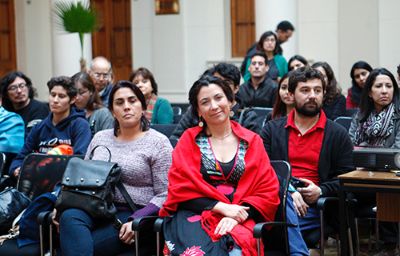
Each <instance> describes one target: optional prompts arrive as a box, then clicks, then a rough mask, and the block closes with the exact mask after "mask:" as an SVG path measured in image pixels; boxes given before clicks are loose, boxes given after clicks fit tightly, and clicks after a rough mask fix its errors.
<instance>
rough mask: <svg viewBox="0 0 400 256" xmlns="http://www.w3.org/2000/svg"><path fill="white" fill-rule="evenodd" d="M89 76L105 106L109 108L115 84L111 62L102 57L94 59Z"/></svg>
mask: <svg viewBox="0 0 400 256" xmlns="http://www.w3.org/2000/svg"><path fill="white" fill-rule="evenodd" d="M89 75H90V77H91V78H92V80H93V83H94V86H95V88H96V90H97V92H98V93H99V96H100V99H101V101H102V102H103V105H104V106H105V107H107V106H108V98H109V96H110V93H111V89H112V82H113V72H112V66H111V62H110V61H108V60H107V59H106V58H105V57H102V56H99V57H96V58H94V59H93V60H92V64H91V65H90V69H89Z"/></svg>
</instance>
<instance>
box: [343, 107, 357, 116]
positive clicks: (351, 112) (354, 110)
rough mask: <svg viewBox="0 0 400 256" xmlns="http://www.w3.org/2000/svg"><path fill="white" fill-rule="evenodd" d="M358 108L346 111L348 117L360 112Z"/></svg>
mask: <svg viewBox="0 0 400 256" xmlns="http://www.w3.org/2000/svg"><path fill="white" fill-rule="evenodd" d="M358 110H359V109H358V108H351V109H346V116H349V117H352V116H353V115H354V114H356V113H357V112H358Z"/></svg>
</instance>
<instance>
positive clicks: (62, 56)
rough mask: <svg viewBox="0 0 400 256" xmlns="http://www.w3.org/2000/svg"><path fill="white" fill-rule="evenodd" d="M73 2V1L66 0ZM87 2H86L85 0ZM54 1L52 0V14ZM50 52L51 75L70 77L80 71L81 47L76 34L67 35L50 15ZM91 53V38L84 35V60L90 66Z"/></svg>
mask: <svg viewBox="0 0 400 256" xmlns="http://www.w3.org/2000/svg"><path fill="white" fill-rule="evenodd" d="M68 1H70V2H75V1H74V0H68ZM85 1H87V0H85ZM55 2H56V0H52V1H51V3H52V6H51V8H52V10H51V11H52V12H53V9H54V4H55ZM51 22H52V46H53V47H52V51H53V75H54V76H60V75H66V76H72V75H73V74H75V73H77V72H79V71H80V62H79V60H80V58H81V46H80V41H79V35H78V33H72V34H71V33H67V32H65V30H64V29H63V28H62V26H60V25H59V24H58V21H57V18H56V17H55V15H54V14H53V13H52V17H51ZM91 52H92V40H91V36H90V35H89V34H88V35H85V38H84V53H83V55H84V58H85V59H86V62H87V64H90V61H91V55H92V54H91Z"/></svg>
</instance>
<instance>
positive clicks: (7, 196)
mask: <svg viewBox="0 0 400 256" xmlns="http://www.w3.org/2000/svg"><path fill="white" fill-rule="evenodd" d="M30 202H31V200H30V199H29V198H28V197H27V196H25V195H24V194H23V193H21V192H19V191H18V190H16V189H15V188H6V189H5V190H3V191H2V192H0V234H5V233H7V232H8V230H9V229H10V228H11V226H12V223H13V220H14V219H15V218H16V217H17V216H18V215H19V214H20V213H21V212H22V211H23V210H24V209H25V208H26V207H28V205H29V204H30Z"/></svg>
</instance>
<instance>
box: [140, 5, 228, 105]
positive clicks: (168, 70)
mask: <svg viewBox="0 0 400 256" xmlns="http://www.w3.org/2000/svg"><path fill="white" fill-rule="evenodd" d="M224 6H226V3H225V1H224V0H185V1H180V12H179V14H178V15H155V11H154V1H148V0H136V1H133V2H132V23H133V24H132V47H133V65H134V68H138V67H139V66H145V67H147V68H149V69H150V70H151V71H152V72H153V73H154V75H155V78H156V81H157V83H158V86H159V94H160V96H163V97H166V98H167V99H169V100H171V101H173V102H186V101H187V92H188V90H189V88H190V87H191V85H192V84H193V82H194V81H195V80H196V79H197V78H198V77H199V75H200V74H202V73H203V72H204V70H205V69H206V68H207V61H209V60H215V59H218V60H222V59H225V53H226V49H225V46H226V45H227V44H230V41H229V40H230V39H229V40H227V39H226V37H227V34H228V33H226V30H225V29H226V27H227V25H226V16H225V15H226V14H225V11H228V12H229V9H227V8H224ZM228 27H229V26H228ZM228 35H229V34H228Z"/></svg>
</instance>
